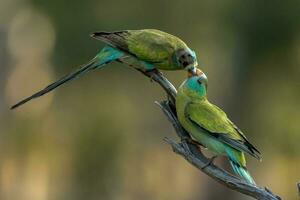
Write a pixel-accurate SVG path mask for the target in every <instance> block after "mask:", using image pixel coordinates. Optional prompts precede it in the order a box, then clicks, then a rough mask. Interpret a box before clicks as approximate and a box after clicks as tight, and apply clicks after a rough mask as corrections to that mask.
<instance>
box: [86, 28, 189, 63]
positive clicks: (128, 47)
mask: <svg viewBox="0 0 300 200" xmlns="http://www.w3.org/2000/svg"><path fill="white" fill-rule="evenodd" d="M91 36H92V37H93V38H95V39H98V40H101V41H103V42H105V43H107V44H109V45H111V46H113V47H115V48H118V49H120V50H122V51H124V52H126V53H128V54H130V55H133V56H135V57H137V58H138V59H141V60H143V61H146V62H150V63H161V62H164V61H166V60H168V59H170V57H171V56H172V54H173V53H174V51H175V50H177V49H185V48H187V46H186V44H185V43H184V42H183V41H182V40H180V39H179V38H177V37H175V36H173V35H171V34H168V33H165V32H162V31H159V30H155V29H144V30H124V31H116V32H95V33H93V34H92V35H91Z"/></svg>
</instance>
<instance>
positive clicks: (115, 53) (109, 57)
mask: <svg viewBox="0 0 300 200" xmlns="http://www.w3.org/2000/svg"><path fill="white" fill-rule="evenodd" d="M122 56H124V53H123V52H122V51H119V50H117V49H115V48H113V47H111V46H105V47H104V48H103V49H102V50H101V51H100V52H99V53H98V54H97V55H96V56H95V57H94V58H93V59H92V60H90V61H89V62H88V63H87V64H85V65H83V66H82V67H80V68H79V69H77V70H76V71H74V72H72V73H70V74H68V75H66V76H64V77H62V78H61V79H59V80H57V81H55V82H54V83H51V84H50V85H48V86H47V87H45V88H44V89H42V90H41V91H39V92H36V93H35V94H33V95H31V96H29V97H27V98H25V99H23V100H21V101H20V102H18V103H17V104H15V105H13V106H12V107H11V108H10V109H15V108H17V107H19V106H21V105H23V104H25V103H26V102H28V101H30V100H32V99H34V98H37V97H40V96H42V95H44V94H46V93H48V92H50V91H52V90H54V89H55V88H57V87H59V86H60V85H62V84H64V83H67V82H69V81H70V80H72V79H75V78H77V77H79V76H80V75H82V74H85V73H87V72H89V71H91V70H94V69H99V68H101V67H103V66H105V65H106V64H108V63H110V62H112V61H114V60H117V59H118V58H120V57H122Z"/></svg>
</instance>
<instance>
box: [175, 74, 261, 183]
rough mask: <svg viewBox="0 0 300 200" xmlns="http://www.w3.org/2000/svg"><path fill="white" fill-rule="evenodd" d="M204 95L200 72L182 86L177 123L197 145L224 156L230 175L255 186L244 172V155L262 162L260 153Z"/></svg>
mask: <svg viewBox="0 0 300 200" xmlns="http://www.w3.org/2000/svg"><path fill="white" fill-rule="evenodd" d="M206 94H207V78H206V76H205V74H204V73H203V72H202V73H201V74H200V75H199V76H192V77H190V78H188V79H186V80H185V81H184V82H183V83H182V84H181V86H180V87H179V89H178V93H177V97H176V111H177V116H178V120H179V122H180V123H181V125H182V126H183V127H184V128H185V129H186V131H188V132H189V133H190V135H191V137H192V139H193V140H195V142H196V143H199V144H201V145H203V146H204V147H206V148H207V149H209V150H211V151H212V152H213V153H215V154H216V155H225V156H227V157H228V159H229V162H230V165H231V167H232V169H233V171H234V172H235V173H236V174H237V175H239V176H241V177H242V178H243V179H245V180H246V181H247V182H248V183H250V184H254V185H255V182H254V180H253V178H252V177H251V176H250V174H249V172H248V171H247V169H246V159H245V156H244V153H248V154H250V155H251V156H253V157H255V158H257V159H259V160H261V157H260V152H259V151H258V150H257V149H256V148H255V147H254V146H253V145H252V144H251V143H250V142H249V141H248V140H247V139H246V137H245V135H244V134H243V133H242V131H241V130H240V129H239V128H238V127H237V126H235V125H234V124H233V123H232V122H231V121H230V120H229V119H228V117H227V116H226V114H225V112H224V111H222V110H221V109H220V108H218V107H217V106H215V105H213V104H211V103H210V102H209V101H208V100H207V96H206Z"/></svg>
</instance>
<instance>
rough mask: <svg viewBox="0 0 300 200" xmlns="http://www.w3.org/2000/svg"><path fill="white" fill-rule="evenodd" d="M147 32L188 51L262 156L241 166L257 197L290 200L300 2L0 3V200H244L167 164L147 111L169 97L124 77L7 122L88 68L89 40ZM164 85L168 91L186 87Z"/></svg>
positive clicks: (173, 76) (298, 177)
mask: <svg viewBox="0 0 300 200" xmlns="http://www.w3.org/2000/svg"><path fill="white" fill-rule="evenodd" d="M267 2H268V3H267ZM143 28H156V29H161V30H163V31H166V32H169V33H171V34H174V35H176V36H179V37H180V38H182V39H183V40H184V41H185V42H186V43H187V44H188V45H189V46H190V47H191V48H193V49H194V50H195V51H196V53H197V55H198V59H199V61H200V66H201V67H202V69H203V70H204V71H205V73H206V74H207V76H208V78H209V99H210V100H211V101H212V102H213V103H215V104H217V105H219V106H220V107H221V108H223V109H224V110H225V111H226V112H227V113H228V115H229V117H230V118H231V119H232V120H233V121H234V122H235V123H236V124H237V125H238V126H239V127H240V128H241V129H242V130H243V131H244V132H245V133H246V135H247V136H248V138H249V140H250V141H252V143H254V144H255V145H256V146H257V147H258V148H259V149H260V151H261V152H262V155H263V162H261V163H260V162H258V161H256V160H254V159H252V158H250V157H248V168H249V170H250V172H251V174H252V175H253V177H254V178H255V180H256V181H257V183H258V184H259V185H262V186H267V187H268V188H270V189H271V190H273V191H274V192H276V193H277V194H278V195H280V196H282V197H283V198H284V199H289V200H292V199H298V197H297V189H296V182H298V181H300V170H299V169H300V145H299V141H300V121H299V119H300V103H299V99H300V78H299V75H300V1H299V0H286V1H277V0H275V1H261V0H253V1H238V0H228V1H210V0H201V1H197V0H194V1H191V0H186V1H180V0H176V1H167V0H152V1H146V0H131V1H130V2H129V1H121V0H110V1H101V0H99V1H96V0H86V1H75V0H74V1H62V0H51V1H44V0H31V1H30V0H1V1H0V47H1V48H0V69H1V73H0V199H3V200H19V199H22V200H67V199H72V200H74V199H75V200H77V199H78V200H81V199H91V200H94V199H112V200H121V199H122V200H129V199H130V200H140V199H144V200H148V199H149V200H150V199H151V200H153V199H155V200H177V199H178V200H179V199H180V200H181V199H184V200H196V199H205V200H216V199H250V198H249V197H246V196H244V195H241V194H238V193H236V192H234V191H231V190H229V189H227V188H225V187H223V186H221V185H219V184H218V183H216V182H214V181H213V180H212V179H210V178H208V177H207V176H205V175H204V174H203V173H201V172H199V171H198V170H196V169H195V168H194V167H192V166H191V165H189V164H188V163H187V162H186V161H185V160H183V159H182V158H181V157H179V156H177V155H175V154H174V153H173V152H172V151H171V149H170V148H169V146H168V145H166V144H165V143H164V142H163V140H162V139H163V138H164V137H165V136H167V137H171V138H176V136H175V133H174V131H173V129H172V127H171V125H170V123H169V122H168V121H167V119H166V118H165V116H164V115H163V114H162V112H161V111H160V110H159V108H158V107H157V106H155V105H154V101H155V100H162V99H164V98H165V94H164V93H163V91H162V90H161V88H160V87H159V86H157V85H156V84H155V83H151V82H150V81H149V79H147V78H146V77H144V76H142V75H141V74H140V73H138V72H136V71H135V70H132V69H130V68H128V67H126V66H124V65H121V64H118V63H113V64H110V65H109V67H107V68H104V69H103V70H99V71H96V72H93V73H90V74H88V75H86V76H84V77H81V78H80V79H77V80H75V81H73V82H72V83H71V84H67V85H66V86H64V87H61V88H59V89H58V90H56V91H55V92H52V93H51V94H49V95H46V96H44V97H42V98H40V99H38V100H34V101H32V102H30V103H28V104H26V105H25V106H24V107H21V108H20V109H17V110H15V111H10V110H9V106H10V105H12V104H13V103H15V102H16V101H17V100H20V99H21V98H22V97H25V96H27V95H29V94H32V93H33V92H35V91H37V90H38V89H41V88H42V87H44V86H45V85H46V84H48V83H50V82H51V81H54V80H56V79H58V78H59V77H61V76H62V75H64V74H66V73H68V72H70V71H72V70H73V69H75V68H76V67H77V66H79V65H80V64H83V63H85V62H86V61H87V60H89V59H90V58H92V57H93V56H94V55H95V54H96V52H97V51H99V50H100V49H101V47H102V46H103V44H102V43H101V42H99V41H96V40H94V39H92V38H90V37H89V33H91V32H93V31H97V30H105V31H113V30H122V29H143ZM164 73H165V75H166V76H167V77H168V78H169V79H170V80H171V81H172V82H173V83H174V85H175V86H178V85H179V84H180V83H181V82H182V81H183V80H184V78H185V76H186V74H185V72H164ZM217 163H218V164H219V165H220V166H222V167H224V168H226V169H228V170H229V167H228V163H227V161H226V159H224V158H223V159H222V158H219V159H218V161H217Z"/></svg>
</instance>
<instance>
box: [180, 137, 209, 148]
mask: <svg viewBox="0 0 300 200" xmlns="http://www.w3.org/2000/svg"><path fill="white" fill-rule="evenodd" d="M181 140H184V141H186V142H188V143H190V144H194V145H196V146H202V147H205V146H204V145H203V144H201V143H200V142H198V141H196V140H193V139H192V138H190V137H184V138H182V139H181Z"/></svg>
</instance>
